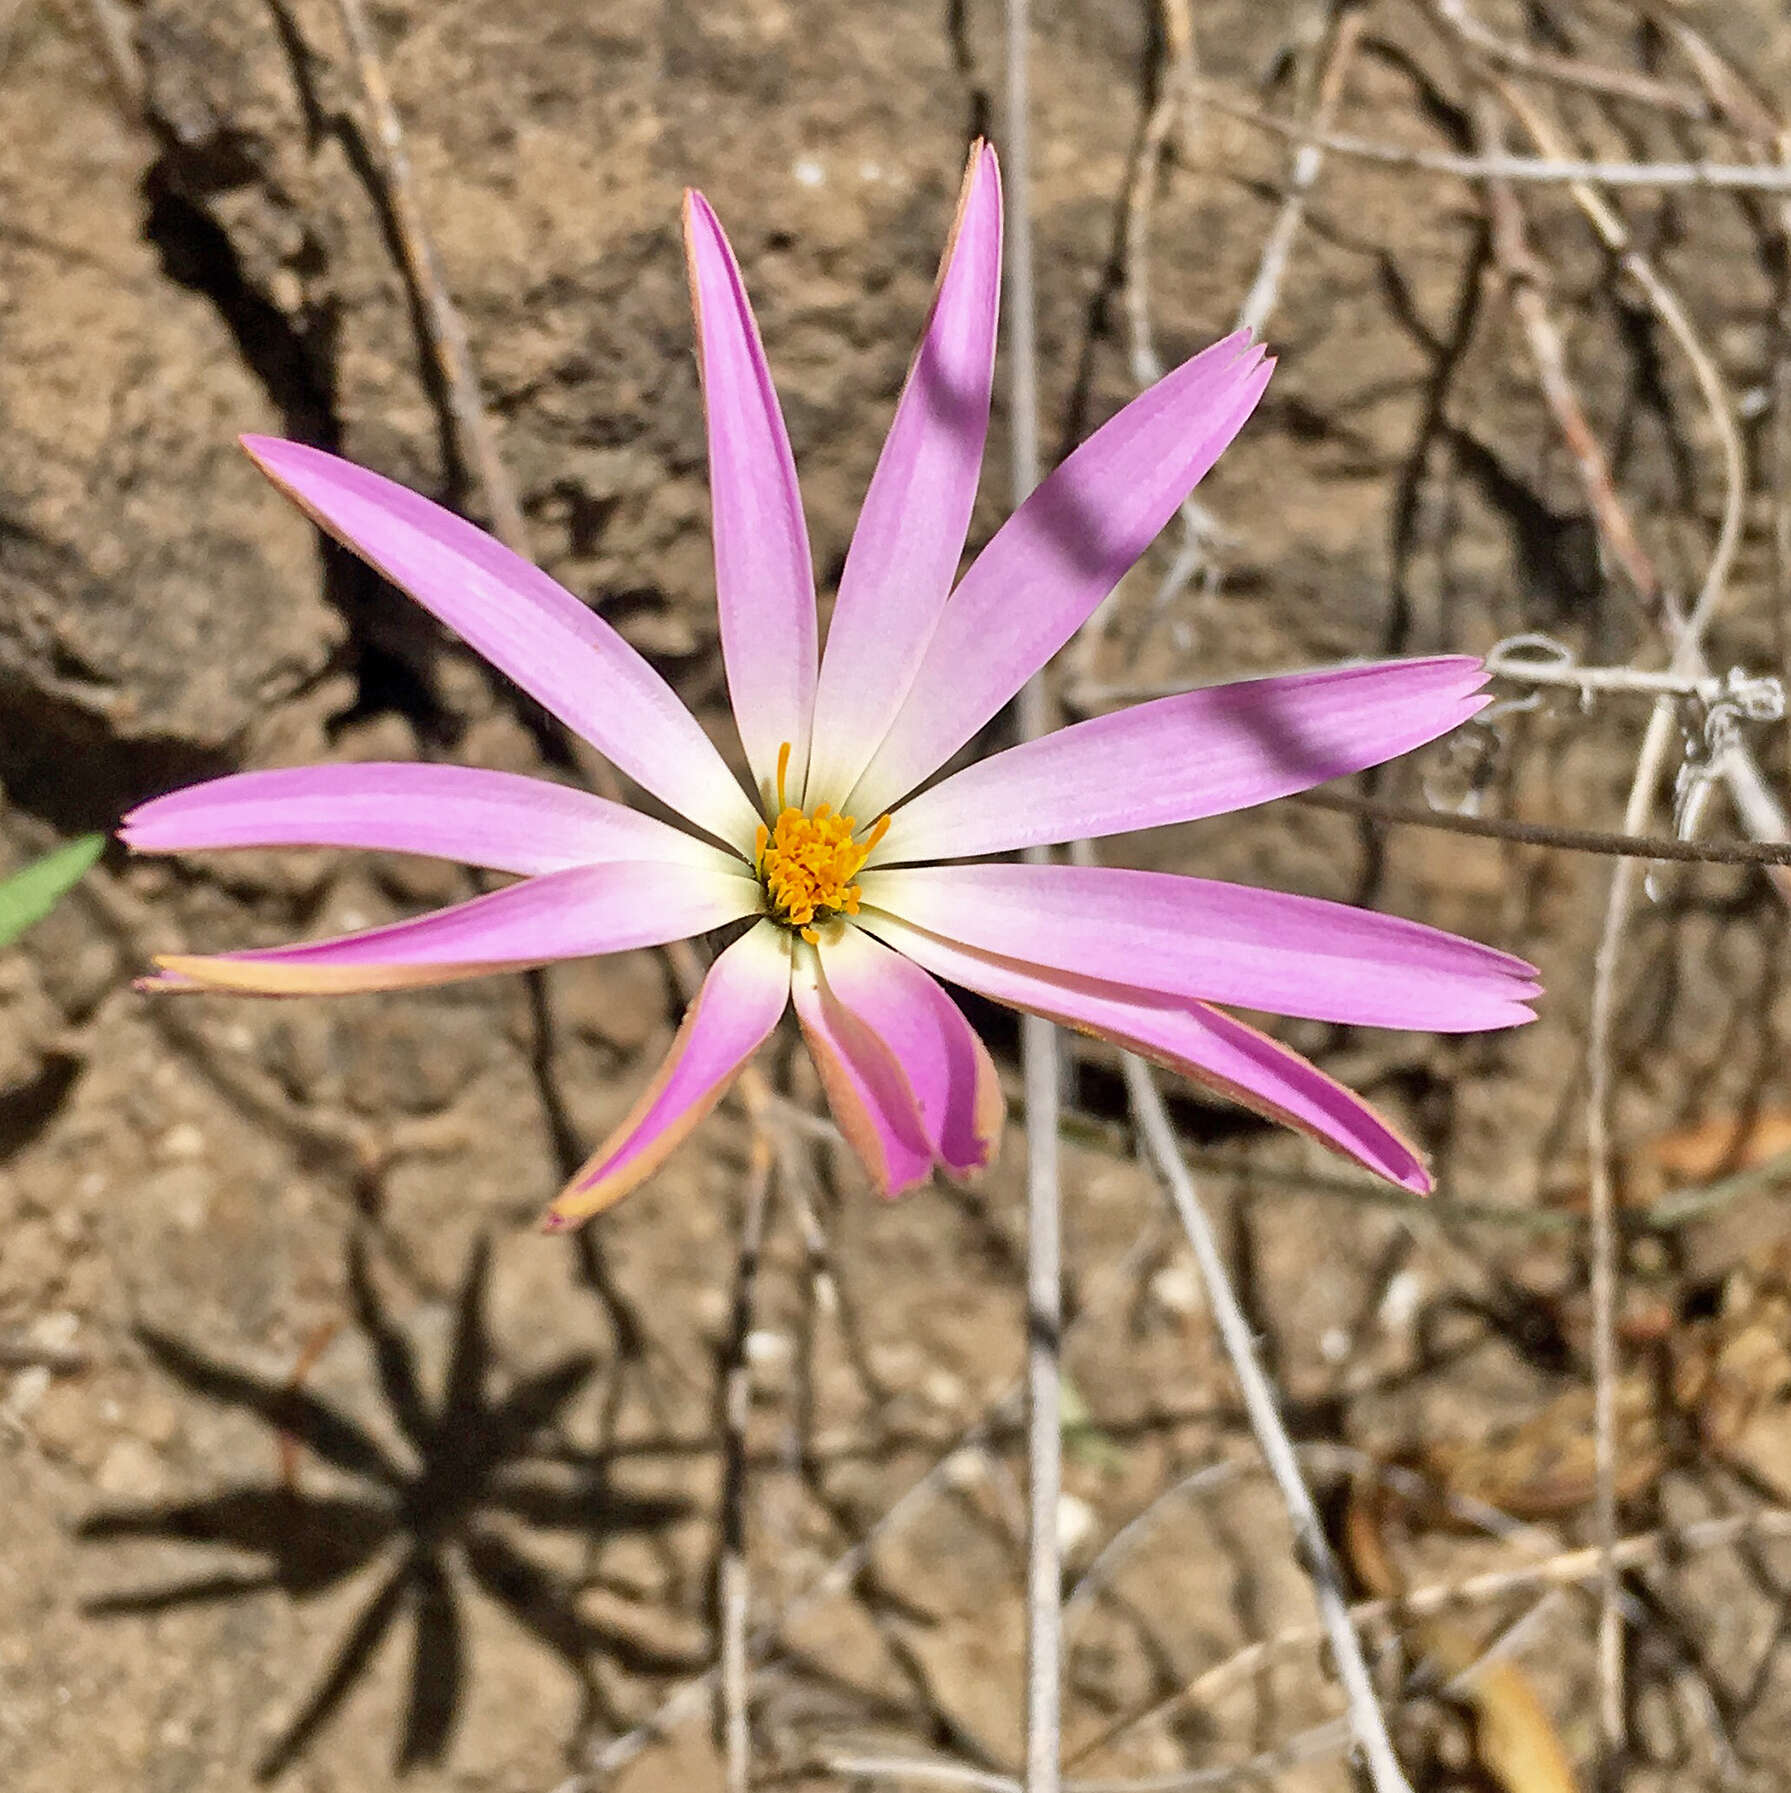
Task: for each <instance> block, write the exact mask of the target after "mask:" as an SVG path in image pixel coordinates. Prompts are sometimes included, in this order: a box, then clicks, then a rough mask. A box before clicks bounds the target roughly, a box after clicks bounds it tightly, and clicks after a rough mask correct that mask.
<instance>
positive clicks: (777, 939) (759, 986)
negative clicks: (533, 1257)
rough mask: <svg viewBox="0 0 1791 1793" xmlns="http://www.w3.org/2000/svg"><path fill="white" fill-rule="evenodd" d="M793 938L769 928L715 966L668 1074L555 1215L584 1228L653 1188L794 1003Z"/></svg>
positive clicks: (551, 1222)
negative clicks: (633, 1194) (641, 1189)
mask: <svg viewBox="0 0 1791 1793" xmlns="http://www.w3.org/2000/svg"><path fill="white" fill-rule="evenodd" d="M789 942H790V935H789V934H788V933H787V932H786V931H785V930H784V929H782V928H780V927H776V926H774V925H773V924H772V923H770V922H760V923H759V925H758V926H757V927H755V928H754V929H753V930H752V931H751V932H750V933H748V934H744V935H742V936H741V938H740V939H738V940H736V941H735V942H734V944H733V945H732V946H730V947H729V948H728V949H727V950H726V951H725V952H724V953H722V955H721V956H720V957H719V958H718V959H717V960H716V961H715V963H714V964H713V965H711V966H710V967H709V975H708V976H707V977H706V978H704V979H703V987H702V988H701V989H700V990H698V991H697V994H696V1000H695V1001H694V1002H692V1003H691V1005H690V1007H689V1008H688V1009H687V1010H686V1011H685V1014H684V1022H683V1025H682V1026H681V1027H680V1028H679V1029H678V1036H677V1038H676V1039H674V1040H673V1041H672V1048H671V1051H670V1052H668V1053H667V1054H666V1056H665V1060H664V1062H663V1063H662V1064H661V1065H660V1067H659V1070H658V1073H657V1074H656V1075H655V1077H654V1079H653V1081H652V1082H651V1083H650V1084H649V1085H648V1086H647V1088H646V1090H645V1091H644V1092H643V1093H642V1095H641V1098H640V1100H639V1101H638V1102H636V1103H635V1105H634V1107H633V1108H632V1109H631V1110H630V1111H629V1114H628V1117H627V1119H626V1120H624V1121H623V1122H622V1124H621V1125H620V1126H619V1127H617V1128H616V1130H615V1131H614V1132H613V1133H612V1134H611V1135H610V1136H609V1138H608V1139H606V1140H605V1141H604V1142H603V1144H602V1145H601V1146H599V1147H598V1148H597V1150H596V1151H595V1152H594V1153H593V1154H592V1155H591V1158H590V1160H589V1162H588V1163H586V1165H585V1167H584V1168H583V1169H582V1170H581V1171H580V1172H579V1173H578V1175H577V1176H575V1177H574V1178H573V1179H572V1181H571V1182H570V1183H568V1184H567V1185H566V1187H565V1188H564V1189H563V1190H562V1191H561V1192H560V1194H559V1196H558V1197H557V1198H556V1199H555V1201H554V1204H553V1206H552V1207H551V1208H549V1209H548V1211H547V1220H546V1225H547V1226H548V1227H550V1228H552V1229H554V1230H556V1231H557V1230H558V1229H560V1228H563V1227H569V1226H574V1225H576V1224H577V1223H578V1222H579V1221H581V1220H588V1219H589V1218H590V1217H591V1216H592V1215H593V1214H596V1213H598V1212H599V1211H600V1210H602V1209H604V1208H607V1207H609V1206H611V1205H612V1204H613V1203H615V1202H618V1201H620V1200H621V1198H622V1197H623V1196H625V1195H626V1194H627V1193H628V1192H629V1190H631V1189H633V1188H635V1187H637V1186H638V1185H639V1184H640V1183H642V1182H644V1181H645V1180H646V1179H647V1178H648V1177H650V1176H651V1175H652V1174H653V1172H654V1171H656V1170H657V1169H658V1168H659V1167H660V1165H662V1164H663V1163H664V1162H665V1161H666V1159H667V1158H669V1157H670V1156H671V1155H672V1152H673V1151H674V1150H675V1149H676V1148H677V1147H678V1146H679V1145H680V1144H681V1143H682V1142H683V1140H684V1139H685V1138H686V1137H687V1136H688V1135H689V1133H690V1130H691V1129H692V1128H693V1127H694V1126H695V1125H696V1124H697V1122H698V1121H700V1120H701V1119H702V1118H703V1116H704V1115H706V1114H707V1113H708V1112H709V1110H710V1109H712V1108H713V1107H714V1106H715V1104H716V1103H717V1102H719V1101H720V1100H721V1098H722V1096H723V1095H724V1094H725V1093H726V1091H727V1088H728V1085H729V1084H730V1083H732V1082H733V1081H734V1077H735V1075H736V1074H737V1073H738V1071H739V1070H740V1067H741V1066H742V1065H743V1064H745V1063H746V1061H747V1060H748V1059H749V1058H751V1057H752V1055H753V1054H754V1053H755V1052H756V1051H758V1049H759V1047H760V1046H761V1045H763V1044H764V1042H765V1040H766V1039H767V1038H768V1037H769V1035H770V1033H771V1030H772V1029H773V1028H774V1027H776V1025H777V1022H778V1017H779V1016H780V1015H782V1014H783V1012H784V1007H785V1005H786V1004H787V1003H788V1001H789V999H790V946H789Z"/></svg>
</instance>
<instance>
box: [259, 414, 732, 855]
mask: <svg viewBox="0 0 1791 1793" xmlns="http://www.w3.org/2000/svg"><path fill="white" fill-rule="evenodd" d="M243 446H244V447H245V448H246V449H247V450H248V451H249V453H250V455H251V456H252V457H253V458H254V461H255V464H256V465H257V466H258V467H260V469H261V470H262V472H263V473H265V474H266V475H267V476H268V478H269V479H271V480H272V481H273V482H274V484H275V485H277V486H278V487H279V488H280V489H281V490H282V491H283V492H285V493H286V495H287V496H288V497H289V498H291V499H292V500H293V501H294V502H295V503H297V504H298V505H299V506H300V507H301V508H302V509H303V510H304V511H305V512H306V513H307V514H308V515H309V516H310V517H311V518H312V520H313V521H314V522H315V523H316V524H317V525H318V526H319V528H321V529H324V530H327V531H328V532H329V534H331V535H332V536H334V537H335V538H336V540H337V541H339V542H341V543H342V544H343V545H344V546H345V547H348V548H351V549H353V550H354V552H355V553H356V554H358V555H360V557H361V558H362V559H363V560H365V561H366V562H367V563H368V564H369V565H370V566H373V567H375V568H377V569H378V570H379V571H380V572H381V573H383V574H384V575H385V576H386V578H388V579H390V580H391V581H392V583H393V584H394V585H396V586H399V587H400V588H402V589H403V590H404V591H407V592H409V593H410V595H411V596H412V597H413V598H415V599H416V601H417V602H418V603H419V604H421V605H422V606H423V608H424V609H425V610H427V611H429V612H430V613H431V614H432V615H433V616H435V617H436V618H437V619H438V620H440V621H441V622H443V623H445V624H446V625H447V626H448V627H449V628H450V629H452V630H453V631H454V632H455V634H457V635H458V636H459V637H460V638H461V639H462V640H463V641H464V642H465V643H466V644H467V646H468V647H470V648H471V649H472V650H473V651H474V652H475V653H477V654H479V655H480V656H482V657H483V658H484V659H486V660H488V661H490V662H491V664H492V665H493V666H495V667H496V668H497V669H498V671H500V672H501V673H503V674H504V675H505V677H506V678H509V679H510V680H512V681H513V682H514V683H515V684H517V685H519V686H520V687H521V688H522V689H523V690H524V691H526V692H527V693H528V694H529V695H530V696H531V697H532V698H534V699H535V701H536V702H537V703H539V704H540V705H541V706H542V708H543V709H545V710H547V711H548V712H550V713H551V714H552V715H554V716H557V717H558V718H559V719H560V721H562V722H563V723H565V724H566V726H567V727H568V728H570V729H571V730H573V731H574V733H576V734H578V735H581V736H582V737H583V738H584V739H585V740H587V741H589V742H590V744H591V745H592V746H593V747H595V748H596V749H597V750H598V752H599V753H601V754H603V755H604V756H605V758H607V759H609V760H611V761H612V762H613V763H614V764H615V765H617V766H619V767H620V768H621V769H622V770H623V771H624V772H626V773H627V774H628V776H629V777H630V778H632V779H634V780H635V781H636V782H637V783H638V784H640V785H641V786H642V787H643V788H644V789H646V790H649V791H651V792H652V793H653V794H654V795H655V796H656V797H659V798H660V799H662V800H663V801H664V802H666V803H668V804H670V805H671V807H672V808H673V809H675V810H677V811H678V812H679V813H680V814H681V815H685V816H688V817H689V818H690V820H691V821H693V822H695V823H696V825H697V826H698V827H699V828H705V829H707V830H708V831H709V832H710V833H712V834H715V835H717V836H719V837H720V838H721V839H723V840H726V841H729V842H731V843H732V844H734V845H736V846H744V845H746V844H748V843H750V842H751V840H752V833H753V829H754V827H755V826H756V824H757V816H756V814H755V813H754V811H753V809H752V807H751V805H750V804H749V803H748V802H747V800H746V794H745V793H744V792H743V791H742V790H741V789H740V786H739V784H738V782H737V781H736V780H735V778H734V776H733V774H732V773H730V772H729V771H728V769H727V766H726V765H725V764H724V763H723V761H722V758H721V755H720V754H719V753H717V752H716V750H715V747H714V745H713V744H712V743H711V742H710V740H709V738H708V736H707V735H705V734H704V733H703V731H702V729H701V728H699V727H698V726H697V723H696V721H695V719H694V718H693V717H692V716H691V714H690V712H689V711H688V710H686V709H685V708H684V706H683V704H681V703H680V702H679V701H678V698H677V695H676V693H675V692H673V690H672V688H671V687H670V686H669V685H668V684H666V682H665V680H664V679H662V678H661V677H660V676H659V674H658V673H656V672H655V671H654V670H653V668H652V667H651V666H649V665H648V664H647V662H646V661H645V660H644V659H642V658H641V656H640V655H639V654H638V653H636V652H635V650H634V649H633V648H631V647H630V646H629V645H628V643H627V642H625V641H624V640H623V639H622V637H621V636H620V635H618V634H617V633H616V632H615V630H614V629H612V628H611V627H610V626H609V624H608V623H606V622H605V621H604V620H603V619H602V618H601V617H600V616H597V615H596V614H595V613H594V612H592V611H590V610H588V609H587V608H586V607H585V606H584V605H583V604H581V603H580V602H579V601H578V599H577V598H575V597H574V596H573V595H572V593H571V592H569V591H567V590H566V589H565V588H564V587H563V586H561V585H558V584H556V583H555V581H553V580H552V579H550V578H549V577H548V576H547V575H546V574H545V573H544V572H542V571H541V570H540V568H538V567H534V566H531V565H530V564H529V563H528V562H527V561H526V560H523V559H522V558H521V557H520V556H518V555H515V554H512V553H511V552H510V550H509V549H508V548H506V547H505V546H504V545H503V544H502V543H501V542H497V541H494V540H493V539H492V538H491V537H490V536H488V535H487V534H485V532H484V531H483V530H481V529H475V528H474V527H473V525H472V524H470V523H468V522H467V521H466V520H465V519H464V518H463V517H457V516H455V515H454V513H453V512H452V511H449V510H444V509H443V508H442V507H441V506H440V505H439V504H432V503H431V502H430V501H429V500H428V499H427V498H424V497H421V496H419V495H418V494H417V493H415V492H412V491H408V490H406V488H405V487H403V486H401V485H398V484H396V483H395V482H394V481H392V480H389V479H385V478H382V477H381V476H380V475H379V474H377V473H369V472H368V471H367V469H366V468H364V467H357V466H355V465H354V464H353V463H352V462H349V461H344V460H339V459H338V458H337V457H336V456H335V455H330V454H325V453H324V452H323V451H322V450H321V449H316V448H307V447H304V446H303V445H302V444H300V443H297V442H280V441H276V440H275V439H273V438H271V437H267V436H245V437H244V438H243Z"/></svg>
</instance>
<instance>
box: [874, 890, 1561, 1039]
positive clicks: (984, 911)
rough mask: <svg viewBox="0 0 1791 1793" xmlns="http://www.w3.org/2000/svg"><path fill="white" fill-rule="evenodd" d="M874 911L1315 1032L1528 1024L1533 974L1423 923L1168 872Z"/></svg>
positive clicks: (888, 901)
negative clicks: (1337, 1027) (1262, 1012)
mask: <svg viewBox="0 0 1791 1793" xmlns="http://www.w3.org/2000/svg"><path fill="white" fill-rule="evenodd" d="M859 882H860V888H861V890H862V891H863V901H864V905H865V907H866V908H871V907H875V908H877V909H881V910H885V911H887V912H888V913H890V914H893V915H896V916H899V917H900V918H901V919H902V920H903V921H906V922H910V923H912V924H913V925H914V926H915V927H919V928H926V929H928V930H929V931H931V932H933V933H937V934H940V935H942V936H944V937H945V938H946V939H948V940H955V941H957V942H959V943H960V944H962V945H965V946H969V947H972V948H975V949H976V950H978V951H981V952H996V953H1002V954H1005V955H1006V956H1009V957H1012V958H1016V959H1021V960H1024V961H1025V962H1027V963H1030V964H1036V965H1039V966H1041V967H1044V968H1046V969H1048V970H1051V971H1053V972H1066V973H1069V974H1070V975H1072V976H1086V977H1096V978H1105V979H1108V980H1110V981H1112V982H1115V983H1123V984H1128V985H1131V986H1132V987H1134V988H1137V989H1144V990H1155V991H1158V992H1160V993H1162V994H1164V995H1167V996H1177V997H1184V998H1185V997H1200V998H1202V999H1204V1000H1205V1001H1208V1002H1221V1003H1231V1004H1234V1005H1236V1006H1237V1007H1239V1008H1248V1009H1266V1010H1268V1011H1269V1012H1270V1013H1271V1014H1276V1015H1300V1016H1304V1017H1306V1018H1308V1019H1310V1020H1315V1021H1341V1022H1353V1023H1358V1024H1360V1025H1362V1026H1365V1027H1409V1028H1420V1029H1424V1030H1426V1031H1429V1032H1433V1033H1476V1032H1479V1031H1481V1030H1482V1029H1485V1028H1493V1027H1515V1026H1518V1025H1520V1024H1522V1023H1523V1022H1526V1021H1529V1020H1531V1019H1533V1016H1532V1015H1531V1013H1530V1011H1529V1010H1528V1009H1527V1008H1526V1007H1525V1006H1524V1003H1525V1001H1526V999H1528V998H1530V997H1533V996H1535V995H1536V994H1537V993H1538V985H1537V983H1536V981H1535V971H1534V969H1533V967H1531V966H1529V965H1526V964H1525V963H1524V961H1523V960H1522V959H1514V958H1512V957H1510V956H1509V955H1508V954H1506V953H1501V952H1495V951H1493V949H1492V948H1491V947H1486V946H1481V945H1479V944H1478V943H1477V942H1475V941H1472V940H1463V939H1460V938H1458V937H1457V936H1456V935H1454V934H1445V933H1442V932H1441V931H1439V930H1438V929H1436V928H1428V927H1425V926H1423V925H1422V924H1421V923H1419V922H1414V921H1403V920H1400V919H1399V918H1398V917H1395V916H1388V915H1376V914H1375V913H1374V912H1373V911H1372V910H1369V909H1355V908H1351V907H1350V906H1349V905H1348V904H1345V903H1330V902H1324V901H1321V900H1320V899H1318V898H1316V897H1302V896H1289V895H1287V894H1286V893H1285V892H1282V891H1278V890H1255V889H1251V888H1249V887H1248V886H1245V885H1241V884H1219V883H1215V882H1213V881H1212V880H1210V879H1206V878H1183V877H1177V876H1174V875H1172V874H1169V873H1164V872H1138V871H1125V870H1120V869H1116V868H1112V867H1106V866H1101V867H1089V866H1070V865H942V866H917V867H914V868H913V869H909V870H892V871H879V872H866V873H865V874H864V876H863V877H862V878H861V879H860V881H859Z"/></svg>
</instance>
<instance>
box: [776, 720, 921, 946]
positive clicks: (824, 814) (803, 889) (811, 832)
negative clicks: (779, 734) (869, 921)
mask: <svg viewBox="0 0 1791 1793" xmlns="http://www.w3.org/2000/svg"><path fill="white" fill-rule="evenodd" d="M789 765H790V744H789V742H787V741H786V742H785V743H784V744H783V747H782V749H781V750H780V751H779V753H778V756H777V808H778V815H777V821H776V822H775V823H774V824H772V825H771V826H770V827H767V826H766V825H765V824H764V823H763V822H761V823H760V824H759V832H758V839H757V842H756V850H755V852H754V855H753V869H754V870H755V871H756V872H757V873H758V874H759V882H760V883H761V884H763V885H764V886H765V895H766V896H767V897H768V898H769V899H770V902H771V916H772V919H773V920H774V921H779V922H781V923H782V924H783V925H784V926H785V927H786V928H794V929H796V930H797V931H798V932H800V933H801V935H802V937H803V938H804V939H805V940H808V941H811V942H812V941H813V940H814V939H815V928H814V923H815V922H816V921H817V920H823V921H824V920H826V919H827V917H828V916H830V915H856V914H857V913H858V896H859V891H858V886H857V885H856V884H855V883H853V881H852V880H853V879H854V878H856V877H857V876H858V874H859V872H860V870H862V869H863V866H864V862H865V861H866V860H867V859H868V858H870V856H871V849H872V848H873V847H875V846H876V844H877V842H878V841H880V840H881V839H882V838H883V836H884V835H885V834H886V833H887V832H888V830H889V817H888V816H880V817H879V818H878V819H877V821H876V822H875V823H873V824H872V826H871V828H870V831H869V832H868V833H867V834H866V835H865V837H864V839H863V840H855V839H854V838H853V832H854V830H855V829H856V827H857V824H856V823H855V822H854V821H853V819H852V818H851V817H850V816H839V815H835V814H834V813H833V806H832V804H830V803H817V804H816V805H815V807H814V808H813V809H812V810H805V809H797V808H796V807H795V805H794V804H789V803H786V802H785V801H784V776H785V774H786V773H787V772H788V770H789Z"/></svg>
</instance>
